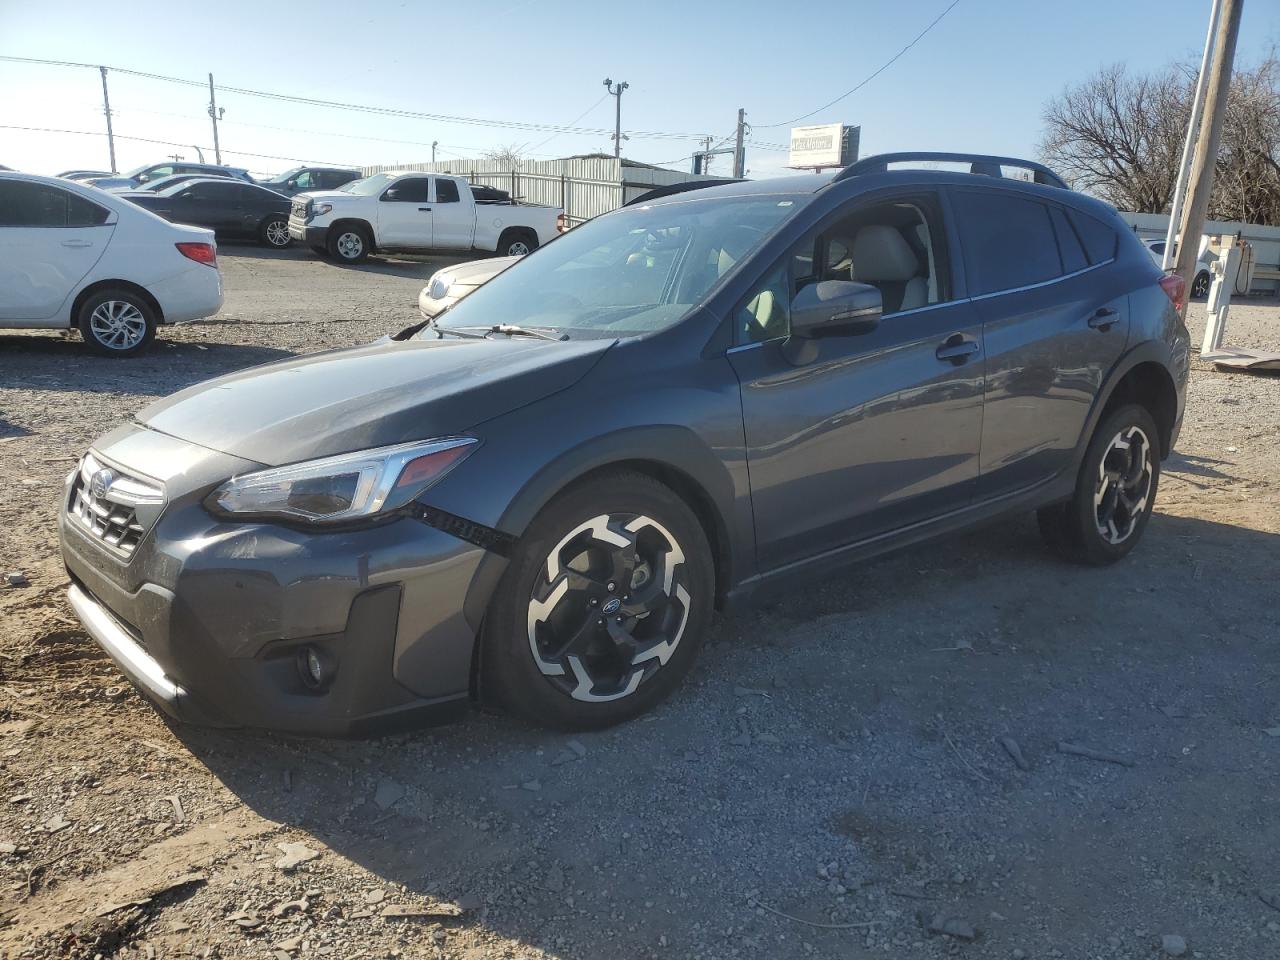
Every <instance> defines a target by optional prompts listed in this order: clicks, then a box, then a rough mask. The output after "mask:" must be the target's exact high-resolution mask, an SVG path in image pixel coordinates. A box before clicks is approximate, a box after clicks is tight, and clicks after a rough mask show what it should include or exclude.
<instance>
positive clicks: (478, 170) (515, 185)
mask: <svg viewBox="0 0 1280 960" xmlns="http://www.w3.org/2000/svg"><path fill="white" fill-rule="evenodd" d="M388 170H417V171H421V172H423V173H449V174H453V175H454V176H459V177H466V178H467V179H468V180H469V181H470V182H471V183H484V184H488V185H489V186H492V187H497V188H498V189H499V190H506V191H507V192H508V193H510V194H511V196H513V197H516V198H517V199H520V200H523V201H525V202H527V203H541V204H545V205H546V206H549V207H556V208H558V209H560V210H563V211H564V212H565V214H566V215H567V216H568V218H569V222H570V223H571V224H573V225H577V224H579V223H582V222H583V221H584V220H590V219H591V218H592V217H598V216H599V215H600V214H602V213H608V212H609V211H610V210H616V209H618V207H620V206H622V205H623V204H624V203H626V202H627V201H629V200H634V199H635V198H636V197H638V196H640V195H641V194H643V193H646V192H648V191H649V190H652V189H653V188H654V187H665V186H669V185H670V184H673V183H684V182H686V181H688V180H715V179H717V178H716V177H707V176H695V175H693V174H688V173H682V172H680V171H678V170H658V169H653V168H650V167H637V166H632V165H630V164H628V163H626V162H625V161H620V160H617V159H615V158H613V157H575V158H569V159H565V160H537V161H526V162H525V163H524V164H523V165H522V166H521V167H520V169H518V170H502V169H499V168H498V167H497V166H496V165H495V164H494V163H493V162H492V161H490V160H437V161H436V162H435V163H398V164H381V165H378V166H372V167H365V168H364V174H365V176H369V175H370V174H374V173H385V172H386V171H388Z"/></svg>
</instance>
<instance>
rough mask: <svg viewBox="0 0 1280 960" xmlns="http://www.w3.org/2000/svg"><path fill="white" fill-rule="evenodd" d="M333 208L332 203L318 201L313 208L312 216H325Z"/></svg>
mask: <svg viewBox="0 0 1280 960" xmlns="http://www.w3.org/2000/svg"><path fill="white" fill-rule="evenodd" d="M332 209H333V204H332V203H317V204H315V205H314V206H312V208H311V216H313V217H323V216H324V215H325V214H326V213H328V212H329V211H330V210H332Z"/></svg>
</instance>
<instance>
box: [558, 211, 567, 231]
mask: <svg viewBox="0 0 1280 960" xmlns="http://www.w3.org/2000/svg"><path fill="white" fill-rule="evenodd" d="M568 231H569V218H568V217H567V216H566V215H565V214H563V213H558V214H556V233H567V232H568Z"/></svg>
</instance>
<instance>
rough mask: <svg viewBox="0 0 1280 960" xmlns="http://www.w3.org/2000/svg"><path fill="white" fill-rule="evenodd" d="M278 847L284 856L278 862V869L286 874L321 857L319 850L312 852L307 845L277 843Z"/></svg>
mask: <svg viewBox="0 0 1280 960" xmlns="http://www.w3.org/2000/svg"><path fill="white" fill-rule="evenodd" d="M276 847H277V848H279V850H280V851H281V852H282V853H283V854H284V856H282V857H280V858H279V859H277V860H276V868H277V869H279V870H283V871H284V872H285V873H289V872H290V871H292V870H295V869H297V868H298V867H299V866H300V865H302V864H304V863H306V862H308V861H309V860H314V859H315V858H316V857H318V856H320V851H319V850H312V849H311V848H310V847H308V846H307V845H306V844H305V843H277V844H276Z"/></svg>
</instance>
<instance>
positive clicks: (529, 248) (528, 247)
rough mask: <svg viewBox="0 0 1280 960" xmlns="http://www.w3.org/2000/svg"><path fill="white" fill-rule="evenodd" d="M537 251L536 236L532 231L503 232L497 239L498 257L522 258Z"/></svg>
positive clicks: (510, 230) (514, 230) (512, 230)
mask: <svg viewBox="0 0 1280 960" xmlns="http://www.w3.org/2000/svg"><path fill="white" fill-rule="evenodd" d="M537 249H538V235H537V234H536V233H534V232H533V231H532V230H523V229H514V228H513V229H509V230H503V231H502V236H500V237H498V249H497V255H498V256H499V257H523V256H525V255H526V254H529V253H533V251H535V250H537Z"/></svg>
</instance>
